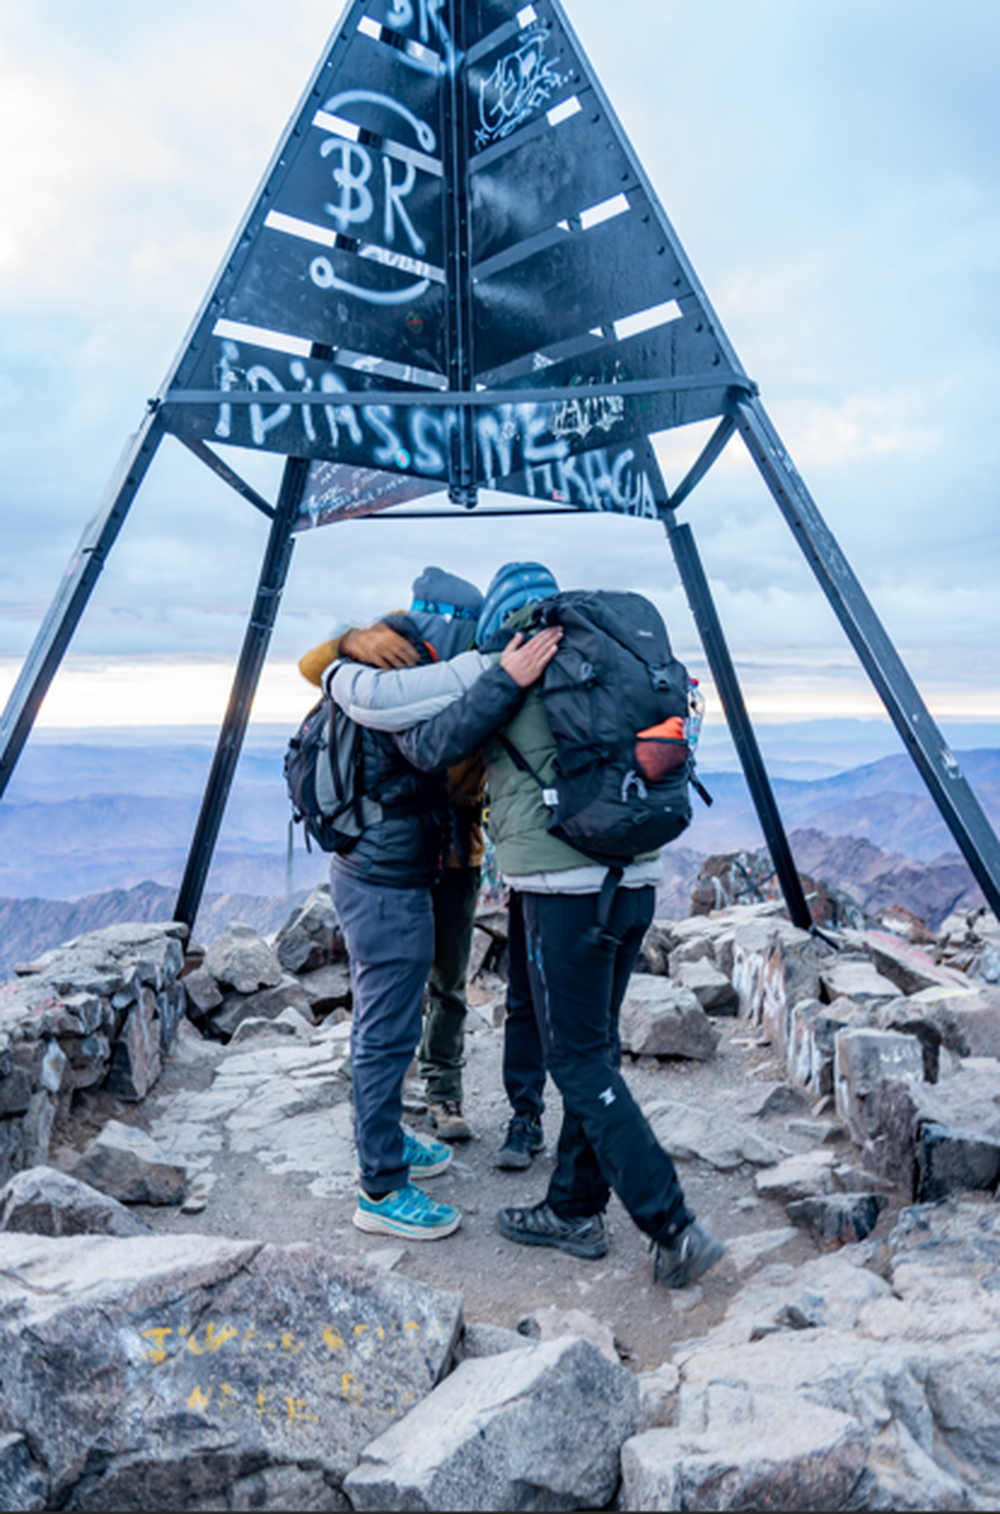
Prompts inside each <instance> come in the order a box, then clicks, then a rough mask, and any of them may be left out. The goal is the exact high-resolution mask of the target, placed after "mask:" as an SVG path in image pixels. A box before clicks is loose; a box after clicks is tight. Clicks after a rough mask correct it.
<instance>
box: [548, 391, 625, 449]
mask: <svg viewBox="0 0 1000 1514" xmlns="http://www.w3.org/2000/svg"><path fill="white" fill-rule="evenodd" d="M624 415H625V401H624V399H623V398H622V396H621V395H620V394H598V395H595V396H594V397H593V398H592V399H587V398H581V399H572V400H563V401H562V403H561V404H558V405H557V406H556V408H555V412H554V414H553V416H552V426H551V428H550V429H551V431H552V435H553V436H578V437H579V438H580V439H581V441H585V440H586V438H587V437H588V436H589V435H590V433H591V431H603V432H604V433H605V434H607V432H609V431H612V430H613V429H614V427H615V426H616V425H617V424H618V422H619V421H620V420H622V419H623V418H624Z"/></svg>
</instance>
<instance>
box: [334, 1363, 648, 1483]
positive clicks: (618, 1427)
mask: <svg viewBox="0 0 1000 1514" xmlns="http://www.w3.org/2000/svg"><path fill="white" fill-rule="evenodd" d="M639 1412H640V1411H639V1385H638V1383H637V1382H636V1380H635V1378H634V1377H633V1376H632V1374H631V1373H630V1372H627V1371H626V1370H625V1369H624V1368H623V1367H618V1366H612V1364H611V1363H610V1362H609V1361H607V1360H605V1358H604V1357H603V1356H602V1355H601V1352H600V1351H599V1350H598V1348H597V1347H596V1346H595V1345H593V1344H592V1343H591V1342H590V1341H584V1340H578V1339H575V1338H573V1337H572V1336H567V1337H563V1338H561V1339H558V1340H552V1341H546V1342H543V1343H542V1344H539V1345H537V1346H530V1347H527V1348H526V1349H525V1350H523V1351H511V1352H506V1353H504V1354H503V1355H500V1356H489V1357H480V1358H478V1359H476V1360H473V1361H464V1362H462V1363H461V1365H460V1366H459V1367H458V1368H457V1369H456V1370H455V1372H453V1373H452V1375H451V1376H450V1377H448V1378H446V1379H445V1381H444V1382H443V1383H442V1384H441V1385H440V1386H439V1387H438V1388H436V1389H435V1390H434V1392H433V1393H431V1394H430V1395H429V1396H428V1397H427V1398H426V1399H424V1400H423V1402H422V1403H420V1404H418V1405H417V1406H416V1408H414V1409H412V1410H411V1411H410V1413H409V1414H408V1415H407V1417H406V1419H405V1420H404V1421H403V1422H402V1423H400V1424H398V1425H393V1426H392V1427H391V1428H390V1429H388V1430H387V1431H386V1432H385V1434H383V1435H380V1436H379V1437H378V1439H377V1440H374V1441H372V1443H371V1444H370V1445H368V1446H366V1447H365V1449H364V1453H363V1455H362V1458H361V1461H360V1464H359V1465H358V1467H357V1468H356V1469H355V1470H354V1471H353V1472H352V1473H351V1474H350V1475H349V1476H348V1477H347V1478H346V1479H345V1482H344V1491H345V1492H346V1493H347V1495H348V1497H349V1498H350V1500H351V1504H352V1506H353V1507H354V1508H355V1509H414V1510H417V1509H427V1510H446V1509H459V1510H463V1509H496V1510H501V1509H518V1510H522V1509H523V1510H531V1509H539V1510H542V1509H600V1508H603V1507H604V1506H605V1504H607V1503H608V1501H609V1500H610V1498H611V1497H612V1495H613V1494H614V1492H615V1489H616V1487H617V1484H618V1476H619V1461H618V1457H619V1448H620V1446H621V1444H622V1442H623V1441H624V1440H626V1439H627V1438H628V1437H629V1436H630V1435H632V1434H633V1433H634V1431H635V1429H636V1427H637V1425H638V1423H639Z"/></svg>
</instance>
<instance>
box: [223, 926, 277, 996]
mask: <svg viewBox="0 0 1000 1514" xmlns="http://www.w3.org/2000/svg"><path fill="white" fill-rule="evenodd" d="M204 966H205V970H206V971H207V972H209V973H211V975H212V977H213V978H214V979H215V981H216V983H218V985H219V987H220V988H221V989H222V990H223V991H224V992H226V993H232V992H234V991H235V992H236V993H238V994H255V993H256V992H257V990H258V989H259V988H274V987H275V985H276V984H278V983H280V982H281V976H282V973H283V972H284V968H283V967H282V965H281V963H280V961H279V960H278V957H277V955H276V953H275V952H274V950H273V948H272V947H270V946H268V944H267V942H266V941H263V940H261V938H260V936H258V934H257V932H256V931H255V930H254V929H253V927H252V926H250V925H242V924H241V923H240V922H239V921H238V920H232V921H230V923H229V924H228V925H227V926H226V928H225V930H222V931H220V932H219V934H218V935H217V936H216V938H215V940H214V941H213V942H212V943H211V945H210V946H209V947H208V949H207V951H206V952H205V962H204Z"/></svg>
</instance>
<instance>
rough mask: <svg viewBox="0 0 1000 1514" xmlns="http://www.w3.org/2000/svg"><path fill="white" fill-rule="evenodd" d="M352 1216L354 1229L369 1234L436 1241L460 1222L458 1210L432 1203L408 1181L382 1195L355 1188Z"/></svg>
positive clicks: (460, 1216) (448, 1205)
mask: <svg viewBox="0 0 1000 1514" xmlns="http://www.w3.org/2000/svg"><path fill="white" fill-rule="evenodd" d="M352 1219H353V1221H354V1224H355V1226H356V1227H357V1229H358V1230H364V1231H366V1232H367V1233H368V1234H369V1235H405V1236H406V1238H407V1240H409V1241H439V1240H440V1239H441V1237H442V1236H445V1235H451V1233H452V1231H453V1230H457V1229H458V1227H459V1225H460V1224H461V1223H462V1215H461V1211H460V1210H458V1209H453V1208H452V1207H451V1205H450V1204H435V1203H434V1200H433V1199H429V1198H428V1197H427V1195H426V1193H422V1192H421V1190H420V1189H419V1188H414V1186H413V1184H412V1183H407V1185H406V1187H405V1188H400V1189H399V1190H398V1191H397V1192H396V1193H387V1194H386V1196H385V1198H382V1199H370V1198H369V1197H368V1195H367V1193H365V1191H364V1189H361V1188H359V1189H358V1207H357V1209H356V1210H355V1211H354V1214H353V1215H352Z"/></svg>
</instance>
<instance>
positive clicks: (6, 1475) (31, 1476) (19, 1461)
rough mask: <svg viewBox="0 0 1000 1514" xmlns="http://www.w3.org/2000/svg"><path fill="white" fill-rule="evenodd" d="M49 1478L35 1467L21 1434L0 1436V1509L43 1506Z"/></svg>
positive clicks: (27, 1510) (29, 1513) (26, 1510)
mask: <svg viewBox="0 0 1000 1514" xmlns="http://www.w3.org/2000/svg"><path fill="white" fill-rule="evenodd" d="M47 1493H48V1479H47V1478H46V1477H45V1474H44V1473H43V1472H40V1471H39V1470H38V1468H37V1467H36V1466H35V1463H34V1461H33V1460H32V1457H31V1452H30V1451H29V1449H28V1442H27V1441H26V1439H25V1438H24V1436H23V1435H0V1509H18V1510H20V1511H22V1514H34V1511H35V1510H36V1509H44V1508H46V1507H47V1505H46V1501H45V1500H46V1494H47Z"/></svg>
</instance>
